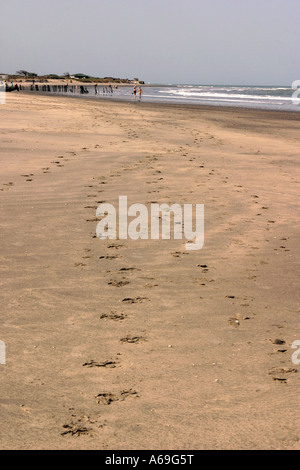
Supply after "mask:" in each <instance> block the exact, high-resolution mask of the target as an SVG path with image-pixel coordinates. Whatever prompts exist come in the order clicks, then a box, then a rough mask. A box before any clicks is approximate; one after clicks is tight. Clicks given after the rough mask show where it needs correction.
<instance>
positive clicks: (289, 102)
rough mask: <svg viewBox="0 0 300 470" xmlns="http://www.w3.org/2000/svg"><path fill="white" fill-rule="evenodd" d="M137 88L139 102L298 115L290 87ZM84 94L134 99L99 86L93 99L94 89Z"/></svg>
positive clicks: (127, 91)
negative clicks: (295, 112)
mask: <svg viewBox="0 0 300 470" xmlns="http://www.w3.org/2000/svg"><path fill="white" fill-rule="evenodd" d="M299 86H300V82H299ZM141 88H142V90H143V94H142V101H146V102H152V103H174V104H180V103H181V104H188V105H210V106H227V107H228V106H235V107H243V108H257V109H272V110H284V111H300V88H297V89H293V88H292V86H289V87H288V86H227V85H223V86H221V85H218V86H215V85H155V86H151V85H147V86H145V87H143V86H141ZM88 90H89V92H90V93H89V95H90V96H93V97H94V98H98V99H101V97H102V98H103V97H104V96H105V97H106V98H107V97H110V98H111V99H116V100H117V99H122V100H124V99H125V100H133V99H134V97H133V95H132V88H131V87H118V89H117V90H114V92H113V94H108V93H106V90H105V88H104V89H103V87H101V86H100V87H99V95H95V90H94V87H88ZM137 100H138V98H137Z"/></svg>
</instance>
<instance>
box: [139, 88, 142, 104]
mask: <svg viewBox="0 0 300 470" xmlns="http://www.w3.org/2000/svg"><path fill="white" fill-rule="evenodd" d="M142 93H143V90H142V89H141V87H140V88H139V101H141V99H142Z"/></svg>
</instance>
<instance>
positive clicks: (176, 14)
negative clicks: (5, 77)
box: [0, 0, 300, 85]
mask: <svg viewBox="0 0 300 470" xmlns="http://www.w3.org/2000/svg"><path fill="white" fill-rule="evenodd" d="M299 23H300V1H299V0H180V1H179V0H139V1H137V0H135V1H134V0H0V44H1V49H0V72H1V73H14V72H16V70H20V69H25V70H29V71H31V72H36V73H39V74H44V73H58V74H62V73H64V72H70V73H79V72H83V73H86V74H89V75H95V76H100V77H102V76H114V77H122V78H133V77H139V78H140V79H141V80H145V81H146V82H152V83H191V84H196V83H198V84H245V85H248V84H260V85H290V84H291V83H292V81H294V80H300V57H299V48H300V27H299V26H300V24H299Z"/></svg>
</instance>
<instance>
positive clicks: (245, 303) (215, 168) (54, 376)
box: [0, 93, 300, 450]
mask: <svg viewBox="0 0 300 470" xmlns="http://www.w3.org/2000/svg"><path fill="white" fill-rule="evenodd" d="M0 115H1V123H0V134H1V139H0V164H1V174H0V213H1V222H0V224H1V230H0V236H1V250H0V270H1V278H0V285H1V289H0V299H1V311H0V318H1V321H0V324H1V327H0V340H1V341H4V342H5V344H6V365H0V377H1V379H0V380H1V392H0V421H1V423H2V424H1V429H0V448H1V449H100V450H101V449H103V450H105V449H110V450H111V449H115V450H132V449H135V450H141V449H153V450H158V449H166V450H176V449H181V450H198V449H300V425H299V411H300V410H299V366H297V365H295V364H294V363H293V362H292V354H293V353H294V352H295V350H293V349H292V344H293V343H294V341H296V340H300V334H299V302H300V296H299V229H298V226H299V183H300V179H299V176H300V175H299V131H300V116H299V113H280V112H267V111H258V110H253V111H249V110H243V109H229V108H228V109H226V108H223V109H218V108H210V107H202V108H201V107H196V106H194V107H193V106H190V107H189V106H175V105H174V106H171V105H169V106H168V105H156V104H145V103H143V102H142V103H123V102H122V103H117V102H106V101H101V102H93V101H91V100H89V101H88V100H84V99H68V98H59V97H51V96H31V95H25V94H22V93H20V94H8V96H7V103H6V105H5V106H1V108H0ZM120 195H127V196H128V201H129V202H130V203H131V204H134V203H141V204H146V205H149V204H151V203H154V202H157V203H160V204H162V203H167V204H173V203H178V204H204V205H205V246H204V248H203V249H202V250H201V251H195V252H188V251H186V249H185V241H183V240H182V241H181V240H165V241H162V240H156V241H155V240H148V241H145V240H139V241H133V240H121V241H119V240H116V241H101V240H99V239H98V238H97V237H96V226H97V218H96V209H97V207H98V206H99V204H101V203H104V202H106V203H110V204H114V205H115V206H117V204H118V198H119V196H120Z"/></svg>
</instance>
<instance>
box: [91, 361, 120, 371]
mask: <svg viewBox="0 0 300 470" xmlns="http://www.w3.org/2000/svg"><path fill="white" fill-rule="evenodd" d="M118 365H119V364H118V363H117V362H115V361H104V362H96V361H88V362H86V363H85V364H83V366H82V367H88V368H89V369H91V368H93V367H98V368H103V369H115V368H116V367H118Z"/></svg>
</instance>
